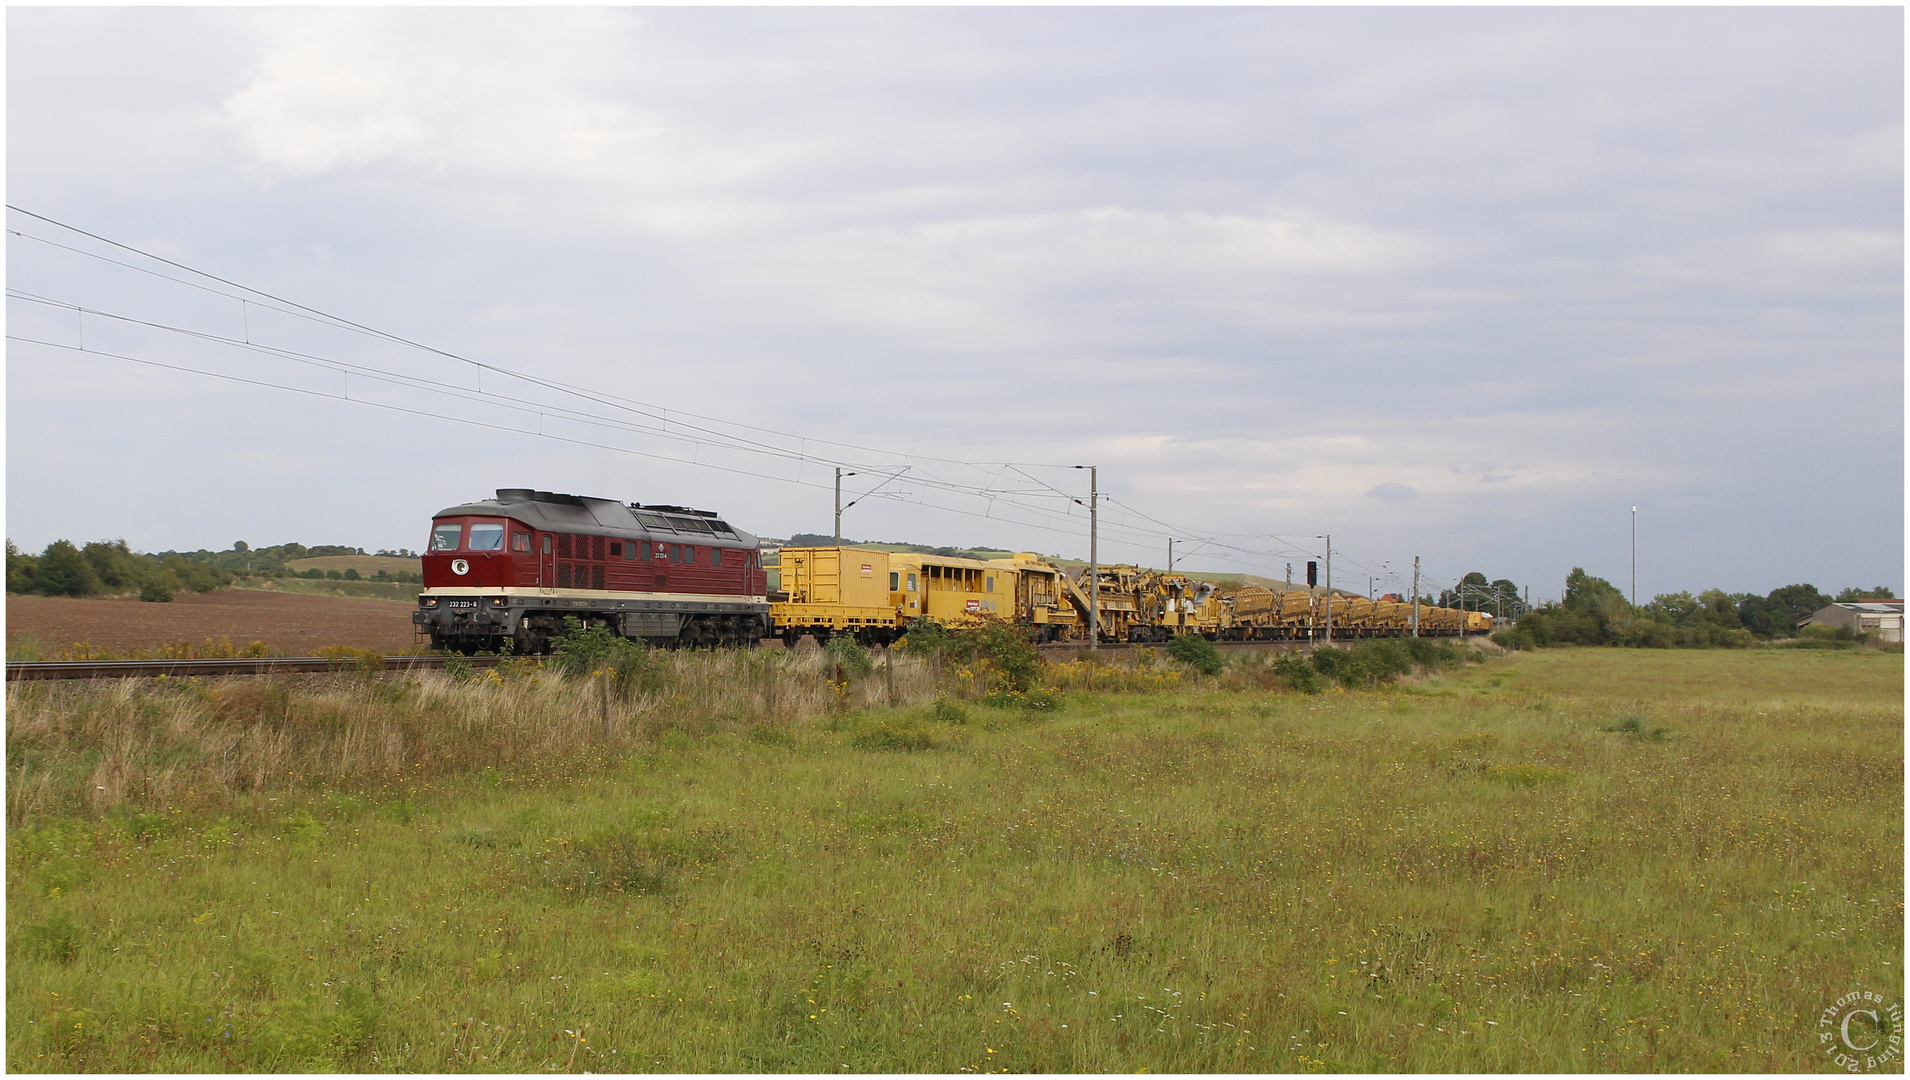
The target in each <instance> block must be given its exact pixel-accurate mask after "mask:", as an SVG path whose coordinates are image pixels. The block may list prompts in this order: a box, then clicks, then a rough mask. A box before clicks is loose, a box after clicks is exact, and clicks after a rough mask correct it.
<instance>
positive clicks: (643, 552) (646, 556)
mask: <svg viewBox="0 0 1910 1080" xmlns="http://www.w3.org/2000/svg"><path fill="white" fill-rule="evenodd" d="M637 548H638V551H637V557H638V558H640V559H642V560H643V561H644V562H649V561H650V545H649V544H638V545H637Z"/></svg>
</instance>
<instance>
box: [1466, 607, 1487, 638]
mask: <svg viewBox="0 0 1910 1080" xmlns="http://www.w3.org/2000/svg"><path fill="white" fill-rule="evenodd" d="M1491 632H1492V613H1491V612H1489V611H1468V612H1466V633H1468V634H1489V633H1491Z"/></svg>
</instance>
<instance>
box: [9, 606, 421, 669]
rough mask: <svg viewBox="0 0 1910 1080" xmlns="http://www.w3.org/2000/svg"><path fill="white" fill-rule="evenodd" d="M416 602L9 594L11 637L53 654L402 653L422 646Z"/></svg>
mask: <svg viewBox="0 0 1910 1080" xmlns="http://www.w3.org/2000/svg"><path fill="white" fill-rule="evenodd" d="M413 610H414V605H413V604H411V603H407V602H404V601H399V600H361V599H357V598H355V597H345V596H300V595H297V594H292V593H277V592H259V591H254V590H250V589H227V590H223V591H220V592H210V593H180V594H179V595H178V596H176V597H175V598H174V599H173V601H172V602H171V603H168V604H147V603H141V602H140V601H139V600H136V599H132V598H130V597H129V598H125V599H112V600H73V599H69V598H66V597H53V596H8V597H7V640H8V641H16V640H19V639H21V638H31V639H33V640H35V641H37V642H39V644H40V647H41V649H42V650H44V651H45V653H46V654H47V655H48V656H49V657H51V656H53V655H54V654H56V653H58V652H59V651H60V650H62V649H64V648H65V647H66V646H68V645H71V644H73V643H74V642H81V641H84V642H88V643H90V644H92V645H94V646H97V647H100V648H104V649H108V650H111V651H114V652H123V651H125V650H129V649H153V648H159V647H162V646H167V645H181V644H184V645H199V644H201V643H202V642H204V641H205V640H206V639H207V638H212V639H214V640H217V639H220V638H229V639H231V641H232V643H233V644H234V645H237V646H244V645H246V644H247V643H249V642H253V641H263V642H265V644H266V647H267V648H269V649H271V650H272V651H273V652H274V653H280V654H284V655H288V656H309V655H311V653H312V651H313V650H315V649H320V648H324V647H325V646H327V645H353V646H357V647H358V648H361V649H376V650H378V651H379V652H382V653H387V654H389V653H395V652H401V651H407V650H410V649H414V648H416V647H417V646H418V639H417V638H416V637H414V636H413V634H412V631H411V612H412V611H413Z"/></svg>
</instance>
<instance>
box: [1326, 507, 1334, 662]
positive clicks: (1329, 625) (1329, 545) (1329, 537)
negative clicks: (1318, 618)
mask: <svg viewBox="0 0 1910 1080" xmlns="http://www.w3.org/2000/svg"><path fill="white" fill-rule="evenodd" d="M1326 643H1327V644H1328V645H1331V644H1333V534H1332V533H1327V534H1326Z"/></svg>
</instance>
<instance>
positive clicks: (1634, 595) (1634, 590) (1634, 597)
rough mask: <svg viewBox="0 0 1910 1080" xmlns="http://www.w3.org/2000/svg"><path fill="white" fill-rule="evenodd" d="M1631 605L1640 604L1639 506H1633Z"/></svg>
mask: <svg viewBox="0 0 1910 1080" xmlns="http://www.w3.org/2000/svg"><path fill="white" fill-rule="evenodd" d="M1631 606H1632V607H1637V606H1638V508H1637V507H1636V506H1634V507H1632V508H1631Z"/></svg>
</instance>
